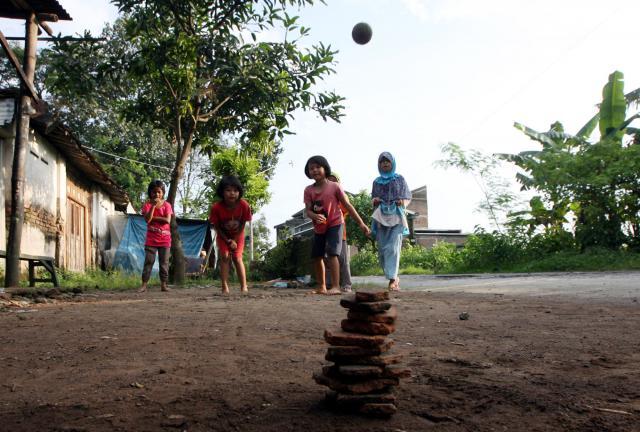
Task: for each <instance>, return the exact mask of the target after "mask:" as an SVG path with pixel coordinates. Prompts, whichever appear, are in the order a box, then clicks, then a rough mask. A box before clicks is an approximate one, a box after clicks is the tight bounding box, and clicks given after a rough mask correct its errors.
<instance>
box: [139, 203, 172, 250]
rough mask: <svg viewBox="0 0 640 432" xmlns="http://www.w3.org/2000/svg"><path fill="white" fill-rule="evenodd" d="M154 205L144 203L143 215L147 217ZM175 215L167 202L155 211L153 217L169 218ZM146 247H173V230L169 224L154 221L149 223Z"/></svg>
mask: <svg viewBox="0 0 640 432" xmlns="http://www.w3.org/2000/svg"><path fill="white" fill-rule="evenodd" d="M151 207H153V204H152V203H150V202H148V201H147V202H146V203H144V205H143V206H142V215H143V216H144V215H146V214H147V213H148V212H149V210H151ZM172 214H173V208H171V204H169V203H168V202H167V201H165V202H164V203H163V204H162V206H160V208H157V209H155V211H154V212H153V217H154V218H155V217H156V216H159V217H167V216H171V215H172ZM144 245H145V246H152V247H171V228H170V226H169V224H168V223H166V222H161V221H159V220H155V219H152V220H151V222H147V239H146V241H145V242H144Z"/></svg>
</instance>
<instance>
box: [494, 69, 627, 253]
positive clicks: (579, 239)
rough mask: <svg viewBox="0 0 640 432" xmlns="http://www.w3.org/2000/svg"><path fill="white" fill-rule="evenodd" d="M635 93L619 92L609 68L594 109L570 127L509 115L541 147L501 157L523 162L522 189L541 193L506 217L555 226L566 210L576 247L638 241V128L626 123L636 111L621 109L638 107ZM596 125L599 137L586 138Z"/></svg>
mask: <svg viewBox="0 0 640 432" xmlns="http://www.w3.org/2000/svg"><path fill="white" fill-rule="evenodd" d="M639 94H640V91H638V90H636V91H633V92H631V93H629V94H627V95H625V94H624V82H623V75H622V73H621V72H617V71H616V72H614V73H612V74H611V75H610V76H609V81H608V82H607V84H606V85H605V86H604V89H603V98H602V103H601V104H600V105H599V111H598V113H597V114H596V115H595V116H594V117H593V118H592V119H591V120H589V122H587V124H585V126H584V127H582V128H581V129H580V131H578V132H577V133H576V134H575V135H571V134H568V133H566V132H565V131H564V128H563V126H562V124H561V123H559V122H556V123H554V124H553V125H552V126H551V128H550V129H549V130H548V131H547V132H536V131H535V130H533V129H531V128H528V127H526V126H524V125H521V124H519V123H516V125H515V126H516V128H518V129H520V130H521V131H523V132H524V133H525V134H526V135H527V136H528V137H530V138H531V139H533V140H535V141H537V142H538V143H540V144H541V146H542V148H541V149H540V150H532V151H526V152H521V153H519V154H516V155H502V157H504V158H505V159H507V160H509V161H511V162H513V163H514V164H516V165H517V166H518V167H519V168H521V169H522V173H520V174H519V175H518V181H519V182H520V183H521V184H522V189H532V190H535V191H538V192H540V193H541V195H539V196H536V197H534V199H532V201H531V203H530V204H531V210H529V211H527V212H520V213H518V214H516V215H514V216H515V217H516V218H515V219H514V221H513V222H515V223H521V224H527V225H528V226H529V231H532V230H533V229H535V228H536V227H539V226H543V227H544V230H545V231H546V232H560V231H562V230H563V229H564V228H563V227H564V225H565V223H566V222H569V220H568V219H567V216H568V215H573V224H572V227H573V230H574V233H573V234H574V235H575V240H576V243H577V244H578V246H579V247H580V248H582V249H585V248H588V247H592V246H599V247H606V248H611V249H617V248H619V247H620V246H622V245H623V244H625V243H626V244H627V245H629V246H630V247H632V248H636V249H638V248H640V146H639V145H638V144H639V142H640V139H639V138H640V133H639V132H640V131H639V130H638V129H636V128H634V127H631V124H632V122H633V121H634V120H636V119H637V118H638V117H640V113H637V112H636V113H634V114H632V115H630V116H628V112H627V111H628V110H630V109H632V108H633V107H634V106H635V107H636V108H637V101H638V95H639ZM627 116H628V117H627ZM596 128H598V129H599V131H600V137H599V139H598V140H597V141H595V142H591V141H589V138H590V137H591V135H592V134H593V132H594V131H595V130H596Z"/></svg>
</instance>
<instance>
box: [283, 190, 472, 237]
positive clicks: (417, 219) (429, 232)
mask: <svg viewBox="0 0 640 432" xmlns="http://www.w3.org/2000/svg"><path fill="white" fill-rule="evenodd" d="M407 222H408V223H409V240H410V241H411V242H412V243H414V244H419V245H422V246H424V247H432V246H433V245H434V244H435V243H437V242H440V241H446V242H449V243H454V244H456V245H457V246H462V245H464V242H465V241H466V239H467V234H464V233H462V230H460V229H446V230H440V229H430V228H429V205H428V201H427V186H421V187H419V188H417V189H414V190H412V191H411V202H410V203H409V205H408V206H407ZM274 228H275V230H276V238H277V240H278V241H281V240H284V239H287V238H289V237H311V236H312V235H313V224H312V222H311V219H309V218H308V217H307V216H306V212H305V210H304V209H302V210H300V211H298V212H296V213H294V214H293V215H292V216H291V218H290V219H288V220H286V221H285V222H283V223H281V224H278V225H276V226H275V227H274Z"/></svg>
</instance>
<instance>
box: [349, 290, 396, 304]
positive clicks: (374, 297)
mask: <svg viewBox="0 0 640 432" xmlns="http://www.w3.org/2000/svg"><path fill="white" fill-rule="evenodd" d="M355 300H356V301H357V302H359V303H370V302H379V301H385V300H389V291H367V290H358V291H357V292H356V294H355Z"/></svg>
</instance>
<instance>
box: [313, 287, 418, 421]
mask: <svg viewBox="0 0 640 432" xmlns="http://www.w3.org/2000/svg"><path fill="white" fill-rule="evenodd" d="M340 305H341V306H342V307H344V308H346V309H348V310H349V313H348V315H347V319H345V320H342V323H341V328H340V329H336V330H329V329H327V330H325V332H324V339H325V340H326V341H327V343H329V344H330V345H331V346H330V347H329V349H328V350H327V355H326V356H325V359H326V360H328V361H330V362H333V364H332V365H328V366H325V367H324V368H323V369H322V372H320V373H314V375H313V379H314V380H315V381H316V383H318V384H320V385H324V386H327V387H329V389H330V390H329V392H328V393H327V402H329V404H330V405H331V406H332V407H333V408H335V409H338V410H340V411H347V412H354V413H360V414H364V415H368V416H372V417H389V416H392V415H393V414H395V413H396V411H397V410H398V408H397V401H396V395H395V393H394V388H395V387H396V386H398V385H399V384H400V378H407V377H409V376H411V370H410V369H408V368H406V367H403V366H402V365H400V361H401V360H402V357H401V356H400V355H394V354H392V353H390V352H389V350H390V348H391V347H392V346H393V340H392V339H390V338H388V336H389V335H390V334H391V333H393V332H394V331H395V329H396V318H397V310H396V307H395V306H393V305H392V304H391V303H390V302H389V292H388V291H358V292H356V293H355V294H354V295H350V296H345V297H343V298H342V299H341V300H340Z"/></svg>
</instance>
